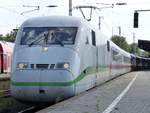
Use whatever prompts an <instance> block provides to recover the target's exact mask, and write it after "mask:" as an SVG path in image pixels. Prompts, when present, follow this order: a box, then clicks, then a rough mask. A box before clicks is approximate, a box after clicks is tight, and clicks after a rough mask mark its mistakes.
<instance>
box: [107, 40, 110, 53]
mask: <svg viewBox="0 0 150 113" xmlns="http://www.w3.org/2000/svg"><path fill="white" fill-rule="evenodd" d="M107 51H110V43H109V41H107Z"/></svg>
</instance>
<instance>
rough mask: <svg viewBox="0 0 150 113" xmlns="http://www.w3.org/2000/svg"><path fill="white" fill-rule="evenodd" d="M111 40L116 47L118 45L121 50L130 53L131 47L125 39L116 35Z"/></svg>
mask: <svg viewBox="0 0 150 113" xmlns="http://www.w3.org/2000/svg"><path fill="white" fill-rule="evenodd" d="M111 40H112V41H113V42H114V43H115V44H116V45H118V46H119V47H120V48H122V49H124V50H125V51H127V52H130V47H129V45H128V43H127V41H126V38H125V37H123V36H117V35H114V36H112V37H111Z"/></svg>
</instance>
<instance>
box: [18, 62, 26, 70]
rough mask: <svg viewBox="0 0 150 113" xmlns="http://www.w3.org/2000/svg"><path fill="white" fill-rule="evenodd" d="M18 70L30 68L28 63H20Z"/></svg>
mask: <svg viewBox="0 0 150 113" xmlns="http://www.w3.org/2000/svg"><path fill="white" fill-rule="evenodd" d="M17 68H19V69H25V68H28V63H18V64H17Z"/></svg>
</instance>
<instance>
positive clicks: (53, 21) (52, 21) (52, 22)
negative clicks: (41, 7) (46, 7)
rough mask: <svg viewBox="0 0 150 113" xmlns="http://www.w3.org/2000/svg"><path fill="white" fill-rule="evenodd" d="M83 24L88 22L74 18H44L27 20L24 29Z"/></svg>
mask: <svg viewBox="0 0 150 113" xmlns="http://www.w3.org/2000/svg"><path fill="white" fill-rule="evenodd" d="M83 23H87V22H86V20H84V19H81V18H77V17H72V16H42V17H34V18H31V19H28V20H26V21H25V22H24V23H23V25H22V26H23V27H50V26H52V27H55V26H63V27H65V26H66V27H77V26H80V25H81V24H83Z"/></svg>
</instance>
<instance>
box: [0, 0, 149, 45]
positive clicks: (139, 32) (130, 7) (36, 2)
mask: <svg viewBox="0 0 150 113" xmlns="http://www.w3.org/2000/svg"><path fill="white" fill-rule="evenodd" d="M68 1H69V0H0V15H1V16H0V34H6V33H8V32H10V31H11V30H12V29H14V28H16V27H19V26H20V25H21V23H22V22H23V21H24V20H26V19H28V18H31V17H35V16H50V15H68V4H69V3H68ZM96 3H107V4H116V3H127V5H124V6H117V5H115V6H114V7H113V8H104V9H102V10H101V11H98V10H95V11H94V13H93V17H92V21H91V22H90V23H91V24H92V25H93V26H95V27H98V17H99V16H101V17H103V18H102V19H101V31H102V32H103V33H104V34H105V35H107V36H108V37H111V35H112V34H113V35H114V34H116V35H119V29H118V27H120V28H121V35H122V36H124V37H126V38H127V41H128V43H132V42H133V33H135V38H136V41H137V40H138V39H143V40H150V36H149V34H150V32H149V31H150V30H149V26H150V22H149V20H150V12H140V13H139V28H138V29H137V28H136V29H135V28H133V13H134V11H135V10H145V9H150V8H149V6H150V1H149V0H73V6H77V5H94V6H97V7H109V6H111V5H100V4H96ZM23 5H32V6H40V10H39V11H37V10H36V11H33V12H30V13H23V12H26V11H30V10H34V9H35V8H34V7H31V8H30V7H23ZM48 5H58V7H57V8H47V7H46V6H48ZM84 12H85V14H86V16H89V15H88V14H89V11H88V10H84ZM21 13H23V15H21ZM73 16H78V17H82V15H81V13H80V12H79V10H74V11H73Z"/></svg>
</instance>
